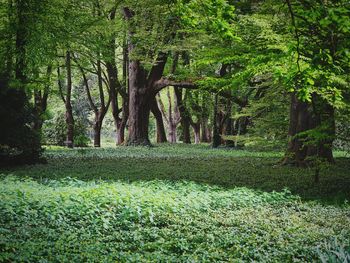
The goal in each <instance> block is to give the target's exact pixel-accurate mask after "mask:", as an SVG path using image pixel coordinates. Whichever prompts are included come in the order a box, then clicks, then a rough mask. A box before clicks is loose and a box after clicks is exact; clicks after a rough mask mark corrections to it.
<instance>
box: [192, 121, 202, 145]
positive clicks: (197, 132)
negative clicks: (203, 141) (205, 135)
mask: <svg viewBox="0 0 350 263" xmlns="http://www.w3.org/2000/svg"><path fill="white" fill-rule="evenodd" d="M192 127H193V132H194V143H195V144H199V143H200V130H201V126H200V122H198V123H195V124H194V125H192Z"/></svg>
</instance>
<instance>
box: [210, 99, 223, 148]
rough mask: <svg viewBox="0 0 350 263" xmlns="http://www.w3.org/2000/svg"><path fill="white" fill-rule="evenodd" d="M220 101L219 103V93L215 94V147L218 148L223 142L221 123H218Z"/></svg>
mask: <svg viewBox="0 0 350 263" xmlns="http://www.w3.org/2000/svg"><path fill="white" fill-rule="evenodd" d="M218 103H219V95H218V94H216V95H215V104H214V118H213V145H212V146H213V148H217V147H219V146H220V144H221V137H220V124H219V123H218V122H219V120H218Z"/></svg>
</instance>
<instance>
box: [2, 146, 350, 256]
mask: <svg viewBox="0 0 350 263" xmlns="http://www.w3.org/2000/svg"><path fill="white" fill-rule="evenodd" d="M45 156H46V158H47V160H48V163H47V164H39V165H31V166H25V167H17V168H7V169H0V262H2V261H5V262H23V261H29V262H53V261H55V262H57V261H59V262H86V261H89V262H150V261H151V262H215V261H230V262H232V261H234V262H236V261H243V262H246V261H259V262H298V261H299V262H310V261H321V260H322V259H331V258H334V259H335V258H338V259H339V260H340V261H339V262H346V261H344V260H350V205H349V203H348V201H347V200H350V158H347V157H344V155H342V154H340V153H339V154H338V155H337V156H338V157H337V159H336V165H334V166H330V167H324V168H323V169H322V170H321V173H320V182H319V184H315V183H314V182H313V174H314V171H313V169H301V168H295V167H289V166H280V165H278V164H277V163H278V161H279V160H280V159H281V157H282V153H279V152H252V151H244V150H230V149H211V148H210V147H209V146H206V145H192V146H186V145H162V146H158V145H156V146H155V147H151V148H146V147H131V148H127V147H117V148H115V147H114V148H101V149H92V148H81V149H73V150H67V149H63V148H54V147H51V148H48V149H47V150H46V151H45ZM341 260H342V261H341ZM335 262H336V261H335Z"/></svg>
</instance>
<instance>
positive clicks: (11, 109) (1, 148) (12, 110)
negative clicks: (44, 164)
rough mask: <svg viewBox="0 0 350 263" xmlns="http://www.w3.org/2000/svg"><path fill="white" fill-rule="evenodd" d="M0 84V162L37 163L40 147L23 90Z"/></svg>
mask: <svg viewBox="0 0 350 263" xmlns="http://www.w3.org/2000/svg"><path fill="white" fill-rule="evenodd" d="M0 82H1V80H0ZM0 85H1V90H0V122H1V129H0V165H9V164H23V163H32V162H36V161H38V160H39V158H40V154H41V152H42V149H41V146H40V138H39V134H38V133H37V132H36V131H34V130H33V129H32V128H31V124H32V121H33V119H34V118H33V115H32V113H33V111H32V108H31V107H30V106H29V105H28V104H27V102H26V96H25V94H24V93H23V92H21V91H18V90H16V89H11V88H10V89H9V88H8V87H6V86H2V83H0ZM5 85H6V84H5Z"/></svg>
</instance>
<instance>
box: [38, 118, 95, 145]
mask: <svg viewBox="0 0 350 263" xmlns="http://www.w3.org/2000/svg"><path fill="white" fill-rule="evenodd" d="M66 131H67V124H66V121H65V115H64V113H63V112H58V113H56V114H55V115H54V116H53V118H52V119H49V120H47V121H45V123H44V125H43V128H42V140H43V143H44V144H47V145H59V146H64V145H65V141H66ZM89 143H90V139H89V137H88V136H87V126H86V123H84V121H83V120H81V119H79V118H77V119H76V120H75V122H74V145H75V146H76V147H86V146H88V145H89Z"/></svg>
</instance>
